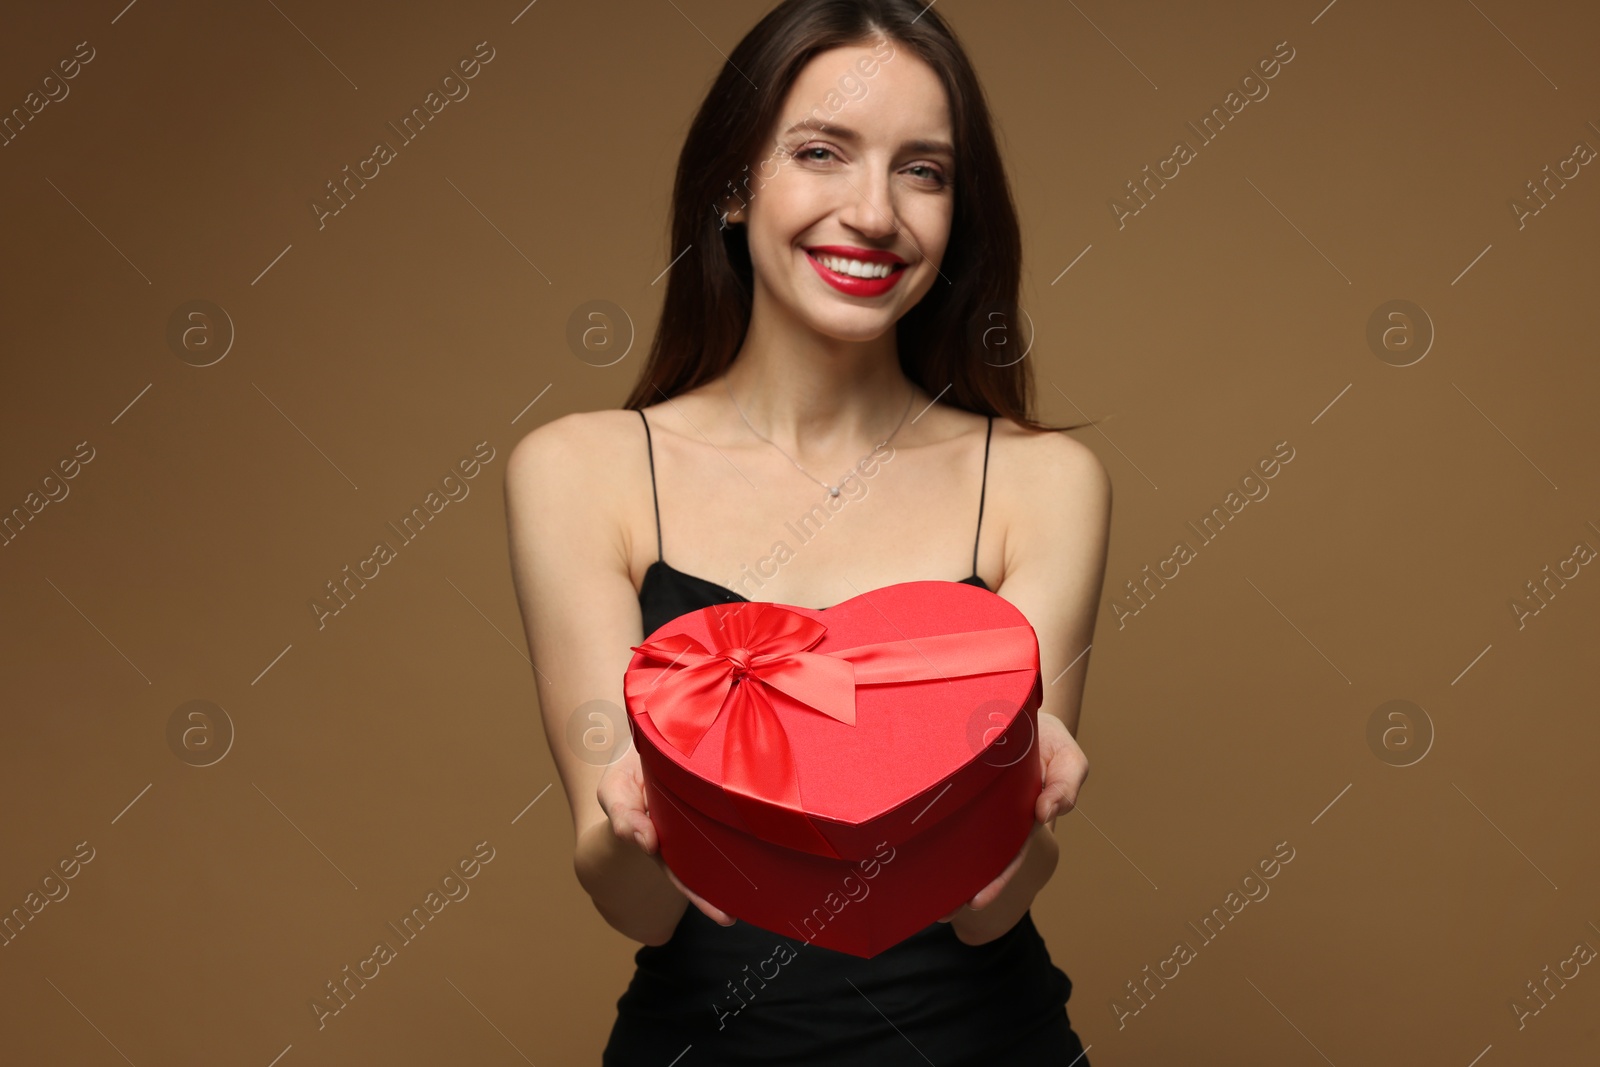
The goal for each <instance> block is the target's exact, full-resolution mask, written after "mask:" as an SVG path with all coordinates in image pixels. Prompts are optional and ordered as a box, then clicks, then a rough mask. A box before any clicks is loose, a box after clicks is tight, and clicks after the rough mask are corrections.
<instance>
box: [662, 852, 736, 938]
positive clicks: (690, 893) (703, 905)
mask: <svg viewBox="0 0 1600 1067" xmlns="http://www.w3.org/2000/svg"><path fill="white" fill-rule="evenodd" d="M661 869H662V870H664V871H666V872H667V877H668V878H670V879H671V880H672V884H673V885H675V886H677V887H678V892H680V893H682V894H683V895H684V896H686V897H688V898H689V902H690V903H691V904H693V905H694V906H695V907H697V908H699V909H700V910H701V911H702V912H704V913H705V914H706V915H707V916H708V917H709V918H710V919H711V921H713V922H715V923H719V924H721V925H723V926H732V925H733V923H734V919H733V916H732V915H729V914H728V913H727V912H725V911H723V910H722V909H721V908H719V907H717V906H716V905H715V904H713V903H711V902H710V901H709V900H707V899H706V898H705V897H702V896H701V895H700V894H699V893H696V892H695V891H694V890H693V889H690V888H689V887H688V886H686V885H684V884H683V883H682V882H681V881H679V880H678V876H677V875H676V874H673V873H672V868H671V867H668V866H667V865H666V864H665V863H663V864H662V865H661Z"/></svg>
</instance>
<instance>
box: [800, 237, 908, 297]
mask: <svg viewBox="0 0 1600 1067" xmlns="http://www.w3.org/2000/svg"><path fill="white" fill-rule="evenodd" d="M805 253H806V259H807V260H809V261H810V263H811V266H812V267H813V268H814V269H815V270H816V272H817V274H818V275H819V276H820V277H821V278H822V280H823V281H825V282H827V283H828V284H829V285H831V286H833V287H834V288H835V289H837V290H839V291H840V292H841V293H845V294H847V295H849V296H882V295H883V294H884V293H887V292H888V291H889V290H890V289H893V288H894V287H895V284H896V283H897V282H899V280H900V275H902V274H904V273H905V269H906V261H905V260H903V259H901V258H900V257H899V256H897V255H895V254H894V253H893V252H883V251H878V250H875V249H871V248H855V247H853V246H850V245H817V246H816V247H814V248H807V249H806V250H805ZM819 256H825V257H828V258H830V259H831V258H838V259H850V260H855V261H856V262H859V263H866V264H871V265H877V264H887V265H888V267H889V273H888V274H887V275H885V276H883V277H881V278H860V277H857V276H856V275H854V274H846V273H845V272H843V271H837V270H834V269H833V268H832V267H828V266H825V265H823V263H822V262H821V260H820V259H818V258H817V257H819Z"/></svg>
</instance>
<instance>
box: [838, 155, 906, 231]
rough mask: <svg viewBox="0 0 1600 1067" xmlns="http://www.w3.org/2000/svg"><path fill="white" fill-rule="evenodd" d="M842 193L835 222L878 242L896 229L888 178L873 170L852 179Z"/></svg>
mask: <svg viewBox="0 0 1600 1067" xmlns="http://www.w3.org/2000/svg"><path fill="white" fill-rule="evenodd" d="M841 188H842V190H843V192H844V195H845V198H846V199H845V203H844V205H843V206H842V207H841V208H840V210H839V220H840V221H841V222H843V223H844V224H845V225H846V226H849V227H850V228H851V229H852V230H855V231H856V232H857V233H859V234H861V235H862V236H863V237H870V238H873V239H876V240H882V239H884V238H887V237H889V236H890V235H892V234H894V233H895V232H896V230H897V229H898V224H897V222H896V220H895V207H894V194H893V192H892V188H891V185H890V181H889V175H888V174H887V173H885V172H883V171H881V170H877V169H876V168H874V169H873V170H870V171H866V172H863V173H861V174H860V175H858V176H853V177H852V178H851V179H850V180H849V182H848V183H846V184H844V185H843V186H842V187H841Z"/></svg>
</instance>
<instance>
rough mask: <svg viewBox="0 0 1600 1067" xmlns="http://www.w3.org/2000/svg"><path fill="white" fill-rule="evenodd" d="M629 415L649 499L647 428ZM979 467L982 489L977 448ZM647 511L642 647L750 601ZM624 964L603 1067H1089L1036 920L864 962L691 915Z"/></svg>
mask: <svg viewBox="0 0 1600 1067" xmlns="http://www.w3.org/2000/svg"><path fill="white" fill-rule="evenodd" d="M639 416H640V418H641V419H644V423H645V442H646V448H647V450H648V453H649V456H650V480H651V492H652V494H655V449H654V446H653V445H652V444H651V443H650V422H649V420H648V419H645V417H644V413H643V412H642V411H641V412H640V413H639ZM988 432H989V436H990V438H992V436H993V433H994V420H993V418H991V419H990V420H989V430H988ZM983 464H984V488H985V489H987V486H988V470H989V439H987V438H986V439H985V442H984V453H983ZM655 506H656V553H657V559H656V561H655V562H654V563H652V564H651V565H650V567H649V569H648V570H647V571H646V572H645V576H644V581H643V584H642V586H641V588H640V590H639V607H640V610H641V612H642V615H643V620H644V634H645V636H647V637H648V636H649V635H650V634H651V633H653V632H655V630H656V629H657V628H658V627H659V626H661V625H662V624H663V623H665V622H668V621H669V620H671V619H674V618H676V617H678V616H679V615H681V614H683V613H685V612H689V611H694V610H697V609H699V608H703V607H706V606H708V605H711V604H722V603H734V602H743V601H746V600H747V599H748V598H746V597H743V596H740V595H739V594H738V593H735V592H734V591H732V590H731V589H729V588H727V587H726V586H722V585H719V584H717V583H716V582H713V581H710V580H708V579H705V578H699V577H696V576H694V575H691V574H686V573H684V572H682V571H679V570H677V569H675V568H674V567H672V566H671V565H670V564H668V563H667V562H666V560H665V559H664V558H662V557H661V504H660V497H659V496H656V497H655ZM982 524H983V495H982V492H980V494H979V498H978V525H979V530H980V532H981V529H982ZM972 564H973V573H972V574H971V575H969V576H968V577H966V578H963V579H961V581H962V582H964V583H965V584H968V585H976V586H980V587H982V588H985V589H987V588H988V585H987V584H986V583H985V582H984V580H983V579H982V578H980V577H979V576H978V574H977V564H978V550H977V543H976V539H974V544H973V550H972ZM634 962H635V964H636V970H635V972H634V975H633V979H632V981H631V982H629V984H628V988H627V990H626V991H625V992H624V993H623V994H622V996H621V998H620V999H619V1000H618V1001H617V1018H616V1021H615V1023H614V1024H613V1026H612V1030H611V1035H610V1040H609V1041H608V1043H607V1044H606V1048H605V1052H604V1054H603V1056H602V1059H601V1063H602V1065H603V1067H645V1065H649V1067H708V1065H717V1067H723V1065H727V1067H732V1065H738V1064H795V1065H800V1064H806V1065H818V1067H822V1065H826V1067H898V1065H901V1064H905V1065H908V1067H910V1065H915V1067H927V1065H928V1064H930V1063H931V1064H933V1065H935V1067H977V1065H983V1067H1013V1065H1014V1067H1034V1065H1041V1067H1042V1065H1045V1064H1049V1065H1051V1067H1089V1060H1088V1058H1087V1056H1085V1055H1084V1048H1083V1044H1082V1042H1081V1041H1080V1040H1079V1038H1078V1035H1077V1034H1076V1033H1074V1032H1073V1029H1072V1026H1071V1023H1070V1022H1069V1021H1068V1018H1067V1011H1066V1002H1067V999H1068V997H1070V996H1071V994H1072V982H1071V980H1070V979H1069V978H1068V977H1067V975H1066V974H1065V973H1064V972H1063V971H1062V970H1061V969H1060V968H1058V967H1056V966H1055V965H1054V963H1052V962H1051V959H1050V954H1049V952H1048V950H1047V949H1046V947H1045V943H1044V939H1043V938H1042V937H1040V935H1039V931H1038V930H1037V929H1036V928H1035V926H1034V924H1033V916H1032V913H1031V911H1030V912H1026V913H1024V914H1023V916H1022V918H1021V919H1020V920H1019V921H1018V922H1017V924H1016V926H1014V927H1012V929H1011V930H1010V931H1009V932H1007V933H1006V934H1005V935H1003V936H1001V937H999V938H996V939H995V940H993V941H990V942H988V943H987V944H983V945H976V946H973V945H966V944H963V943H962V942H961V941H960V939H959V938H957V937H956V935H955V932H954V931H953V930H952V929H951V928H950V925H949V924H948V923H942V922H934V923H931V924H929V925H928V926H927V927H926V928H924V929H922V930H920V931H918V932H917V933H915V934H913V935H911V937H909V938H907V939H906V940H905V941H902V942H901V943H899V944H897V945H895V946H893V947H892V948H889V949H886V950H885V951H883V952H881V953H879V954H878V955H877V956H875V957H873V958H872V959H870V960H864V959H860V958H858V957H856V956H851V955H849V954H848V953H843V952H837V951H834V950H832V949H828V948H824V947H822V946H820V945H813V944H809V943H807V942H806V941H804V940H800V939H795V938H789V937H784V936H781V935H779V934H774V933H769V932H768V931H766V930H762V929H760V928H758V927H755V926H751V925H750V924H749V923H746V922H735V923H734V924H733V925H732V926H727V927H724V926H720V925H718V924H717V923H715V922H713V921H712V920H711V919H709V918H707V917H706V916H705V915H704V914H703V913H702V912H701V911H700V910H699V909H698V908H696V907H694V906H693V905H692V904H691V905H689V906H688V907H686V908H685V909H684V912H683V918H682V919H681V920H680V921H679V923H678V926H677V929H676V930H675V931H674V932H673V935H672V937H671V939H669V940H668V941H667V942H666V944H663V945H659V946H655V945H644V946H642V947H640V948H639V950H638V951H637V952H636V953H635V955H634Z"/></svg>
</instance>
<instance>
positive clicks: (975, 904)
mask: <svg viewBox="0 0 1600 1067" xmlns="http://www.w3.org/2000/svg"><path fill="white" fill-rule="evenodd" d="M1032 842H1033V834H1032V832H1029V834H1028V837H1027V839H1026V840H1024V841H1023V842H1022V847H1021V848H1020V849H1018V850H1017V854H1016V855H1015V856H1013V857H1011V862H1010V863H1008V864H1006V869H1005V870H1003V871H1001V872H1000V873H999V874H998V875H996V876H995V878H994V880H993V881H992V882H990V883H989V884H988V885H986V886H984V887H983V888H982V889H980V890H978V895H977V896H975V897H973V898H972V899H971V900H969V901H968V902H967V907H969V908H971V909H972V910H973V911H982V910H983V909H984V908H987V907H988V906H989V905H990V904H993V903H994V901H995V898H996V897H998V896H999V895H1000V894H1001V893H1002V892H1004V891H1005V888H1006V883H1008V882H1010V881H1011V876H1012V875H1014V874H1016V873H1017V869H1018V868H1019V867H1021V866H1022V858H1023V856H1025V855H1026V854H1027V851H1028V846H1029V845H1030V844H1031V843H1032Z"/></svg>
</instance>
